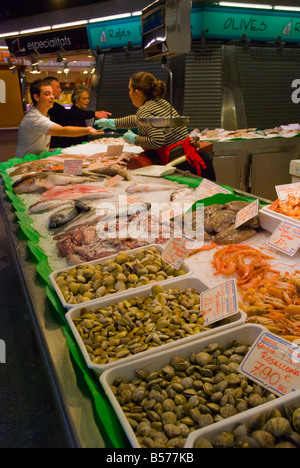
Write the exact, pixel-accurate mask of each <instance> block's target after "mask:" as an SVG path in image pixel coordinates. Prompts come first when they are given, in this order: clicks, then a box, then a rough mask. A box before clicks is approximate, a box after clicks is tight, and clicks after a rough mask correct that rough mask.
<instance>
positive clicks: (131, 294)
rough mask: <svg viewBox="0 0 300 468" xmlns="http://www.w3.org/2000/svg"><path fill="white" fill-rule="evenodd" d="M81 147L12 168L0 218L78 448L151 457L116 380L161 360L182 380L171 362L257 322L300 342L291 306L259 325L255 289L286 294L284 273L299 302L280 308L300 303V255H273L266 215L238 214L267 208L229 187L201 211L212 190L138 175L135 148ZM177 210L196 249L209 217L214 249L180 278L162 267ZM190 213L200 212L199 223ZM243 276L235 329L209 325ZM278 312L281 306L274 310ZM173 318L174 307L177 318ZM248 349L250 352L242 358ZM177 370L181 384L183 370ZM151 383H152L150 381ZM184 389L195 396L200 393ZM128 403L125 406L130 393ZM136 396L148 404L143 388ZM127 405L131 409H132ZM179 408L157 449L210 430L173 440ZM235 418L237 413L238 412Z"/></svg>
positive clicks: (4, 168) (201, 248)
mask: <svg viewBox="0 0 300 468" xmlns="http://www.w3.org/2000/svg"><path fill="white" fill-rule="evenodd" d="M115 143H116V142H115ZM92 145H94V146H93V147H94V148H95V149H94V150H93V149H91V147H92ZM80 146H81V148H76V147H72V149H71V150H70V152H69V151H67V152H66V153H64V154H60V153H59V152H58V151H57V152H55V153H50V154H44V155H43V156H42V157H39V158H37V157H36V156H33V155H27V156H26V157H25V158H24V160H10V161H7V162H6V163H2V164H1V166H0V171H1V175H2V180H3V183H2V187H1V207H2V210H3V214H4V219H5V221H6V226H7V232H8V234H9V238H10V242H11V245H12V250H13V253H14V257H15V260H16V265H17V267H18V271H19V274H20V277H21V279H22V284H23V287H24V291H25V294H26V297H27V301H28V305H29V307H30V311H31V315H32V319H33V322H34V325H35V329H36V332H37V335H38V338H39V342H40V345H41V348H42V350H43V354H44V357H45V361H46V363H47V366H48V370H49V378H50V379H51V381H52V383H53V386H54V389H55V392H56V396H57V400H58V402H59V405H60V409H61V413H62V416H63V419H64V422H65V426H66V430H67V433H68V435H69V439H70V445H71V446H73V447H115V448H122V447H130V446H132V447H135V446H144V445H145V444H146V445H145V446H149V447H151V446H155V445H151V444H154V442H153V440H152V442H151V441H149V440H148V439H147V438H146V440H142V439H141V438H140V435H138V439H136V435H133V434H132V430H134V431H135V430H137V427H138V424H137V420H136V419H135V420H134V421H132V420H131V421H130V427H131V428H129V426H128V424H129V423H128V422H124V413H122V410H121V409H120V408H119V407H118V404H116V401H115V400H114V398H113V396H112V395H111V394H110V393H109V391H108V388H107V385H108V383H109V384H112V383H113V380H112V377H111V375H112V376H113V378H114V379H115V378H116V376H117V375H118V369H120V375H121V372H124V373H125V374H124V375H125V376H127V375H128V377H130V375H131V373H132V366H134V367H136V366H137V365H138V363H140V364H141V367H140V368H142V367H144V364H146V365H147V366H148V365H149V366H150V367H149V369H150V370H151V369H152V370H154V367H155V366H156V367H157V356H158V355H159V361H161V357H163V360H162V361H161V364H162V365H164V364H165V367H164V370H163V372H166V369H168V372H171V373H172V372H173V371H172V369H170V367H169V366H168V359H169V357H170V356H171V355H172V356H174V355H175V354H176V351H175V350H178V353H179V354H181V355H182V356H183V357H186V354H184V353H186V351H183V350H186V349H187V350H189V349H192V348H194V347H195V346H196V343H197V348H199V353H198V354H199V356H198V358H197V359H200V358H201V357H202V358H203V354H204V353H203V354H202V350H203V348H204V346H205V345H207V344H208V343H209V342H212V341H215V337H217V336H219V337H220V336H221V335H222V336H223V334H224V336H229V335H230V334H231V333H232V334H234V333H235V334H236V336H238V334H239V330H242V327H244V326H246V325H244V323H245V321H246V319H248V321H249V322H250V323H249V324H247V326H252V325H253V326H261V325H265V326H266V327H270V330H273V331H274V333H275V332H276V333H278V334H279V335H281V336H284V337H285V338H286V339H288V338H289V339H290V340H292V336H293V337H294V336H297V333H298V332H299V330H298V323H297V321H298V313H295V310H293V311H292V310H291V308H287V312H290V317H289V320H285V321H284V322H278V321H277V322H276V321H275V319H274V321H273V322H272V321H271V322H270V318H269V317H266V316H264V314H261V315H260V316H257V315H255V314H252V313H251V314H249V307H250V308H251V307H252V304H250V305H249V304H248V303H247V299H249V293H248V291H249V288H251V287H252V299H253V300H254V301H256V300H257V301H259V300H260V299H261V297H256V296H255V292H256V290H257V289H258V285H259V282H260V281H263V280H264V279H268V280H270V276H268V275H271V279H272V278H273V275H274V278H275V277H276V280H277V283H276V285H274V287H273V290H275V292H277V293H278V290H279V292H280V287H282V284H281V283H280V281H279V275H280V273H281V272H282V273H283V274H286V273H288V276H285V279H284V280H282V281H284V286H287V291H286V292H285V293H286V294H287V296H282V297H281V299H280V298H279V297H277V298H276V300H277V302H280V300H284V298H285V299H286V300H289V301H293V303H294V305H297V304H298V302H297V301H298V293H297V288H296V285H295V282H294V277H295V275H296V273H297V271H298V270H299V263H300V254H299V253H298V252H297V253H296V254H295V255H294V256H292V257H289V256H287V255H285V254H284V253H282V252H280V250H276V249H273V248H271V247H270V246H269V245H268V239H269V237H270V235H271V234H270V232H268V231H267V230H265V229H262V228H261V227H260V224H259V216H258V215H257V216H255V217H254V218H253V219H252V220H251V219H250V221H251V222H249V224H248V226H247V227H246V226H243V227H242V228H240V229H238V228H235V227H234V219H235V218H236V214H237V212H238V211H239V210H240V209H241V208H242V207H246V206H248V205H249V204H250V203H251V202H253V201H255V200H257V199H258V198H257V197H256V196H252V195H250V194H249V196H247V194H246V195H245V194H243V196H241V193H238V192H237V191H235V190H234V189H232V188H230V187H228V186H227V187H223V186H222V190H223V189H225V192H226V193H219V194H215V195H212V196H211V197H206V198H205V199H201V200H199V198H197V195H196V194H195V192H196V189H197V188H198V187H199V185H200V184H201V182H202V179H199V178H192V177H190V178H188V177H182V176H178V175H168V176H165V177H164V178H150V177H143V176H138V175H135V174H134V173H133V172H132V171H128V170H127V169H126V164H124V160H125V159H126V157H127V156H128V153H129V152H130V151H134V149H133V150H132V149H130V151H128V152H127V155H125V157H124V154H123V155H122V156H120V155H118V156H115V157H112V156H110V157H108V156H106V157H105V155H103V154H102V151H99V147H97V143H96V144H95V143H91V144H86V145H80ZM77 151H78V153H77ZM93 151H94V152H93ZM84 153H87V154H84ZM95 155H96V158H93V156H95ZM76 156H78V159H81V160H82V161H83V164H82V173H81V174H77V175H74V176H72V177H71V175H68V174H65V173H64V172H63V171H62V165H63V164H64V162H65V161H66V160H72V161H76ZM106 163H107V164H106ZM33 171H35V172H33ZM33 174H34V175H33ZM120 197H121V199H122V200H125V201H124V205H122V204H120ZM175 201H176V202H177V203H179V206H181V207H182V206H183V203H185V204H186V206H185V211H188V213H185V214H186V216H187V217H186V224H183V227H184V229H185V230H184V234H185V235H186V236H187V237H191V236H193V235H194V236H195V238H196V237H197V236H196V234H197V229H198V230H199V225H197V226H196V230H195V226H193V222H194V218H193V216H194V215H195V213H197V211H198V208H199V210H200V206H198V204H199V201H200V202H201V205H202V204H204V210H205V209H206V210H207V212H206V215H207V216H208V215H209V216H208V217H207V218H204V219H205V223H204V225H203V226H202V227H203V231H202V234H203V235H204V236H205V237H204V238H205V242H204V245H202V244H203V243H201V245H196V244H195V245H194V247H193V248H192V249H190V251H189V254H188V255H187V256H186V258H185V259H184V261H183V263H180V266H179V267H177V268H173V267H172V265H170V264H169V263H168V262H165V260H164V257H163V253H164V252H165V250H166V247H167V245H168V242H169V240H170V237H171V238H172V236H173V235H174V237H175V236H176V233H177V232H178V231H177V228H178V224H177V223H176V218H177V217H178V216H179V215H178V213H176V211H174V210H175V208H174V206H175V205H174V202H175ZM258 201H259V203H260V208H261V209H262V207H263V206H264V205H267V203H266V201H265V200H263V199H258ZM157 204H159V205H160V209H161V211H160V212H159V213H158V212H154V213H153V212H152V211H151V210H150V208H152V206H155V205H157ZM199 205H200V204H199ZM177 207H178V206H177ZM191 207H193V210H192V211H189V210H190V208H191ZM172 209H173V211H172ZM174 213H175V215H174ZM204 214H205V211H204ZM220 214H221V215H222V216H221V217H220ZM116 220H117V222H115V223H114V221H116ZM132 221H135V222H136V221H138V223H137V224H132V225H131V227H134V229H133V230H132V231H128V230H127V231H126V235H122V232H123V231H122V229H124V227H127V228H128V226H129V225H130V222H132ZM165 221H168V222H167V223H165ZM150 225H151V227H152V230H150V231H149V230H148V228H149V226H150ZM166 226H167V227H168V230H167V229H166ZM112 230H113V231H112ZM136 232H137V235H136ZM111 233H112V235H110V234H111ZM133 234H134V235H133ZM237 236H238V237H237ZM228 255H229V260H228ZM249 259H250V260H249ZM255 265H256V266H257V267H258V268H256V267H255ZM258 274H259V275H260V276H258ZM231 278H234V279H235V280H236V282H237V284H238V286H239V289H240V290H239V293H238V294H239V296H238V297H239V301H240V304H241V306H239V307H238V308H237V309H236V311H235V314H233V315H232V317H231V318H230V319H225V320H222V321H219V322H216V323H215V324H211V325H209V326H206V325H205V323H204V321H203V317H202V313H201V310H200V300H199V297H200V294H201V293H202V292H203V291H206V290H209V289H211V288H214V287H215V286H219V285H220V284H222V283H224V282H226V281H228V279H231ZM265 287H268V285H265ZM276 288H277V289H276ZM260 294H261V293H260ZM270 295H271V289H270V294H269V296H270ZM277 296H278V294H277ZM137 298H138V299H137ZM275 302H276V301H275V299H274V298H273V300H272V302H271V306H272V307H275V306H276V304H275ZM83 303H84V307H83ZM143 304H145V307H146V309H144V308H143V307H144V306H143ZM255 304H256V303H255ZM163 306H166V309H165V310H164V314H162V313H161V312H162V310H163ZM265 307H268V305H265ZM299 307H300V305H299ZM83 310H84V312H83ZM99 310H100V312H99ZM145 310H146V312H145ZM166 310H167V311H168V314H169V315H166ZM97 311H98V312H97ZM266 312H268V310H266ZM292 312H293V313H294V315H293V316H292ZM84 314H85V315H84ZM99 314H100V315H99ZM96 317H97V320H99V321H98V322H97V324H96V322H95V320H96ZM264 319H265V320H264ZM279 323H281V324H282V325H281V328H280V327H279ZM288 325H289V326H290V327H291V330H292V331H290V332H289V331H288V330H287V328H286V327H287V326H288ZM276 327H277V328H276ZM91 329H92V330H94V331H93V332H92V334H91ZM266 329H268V328H266ZM129 330H130V332H129ZM137 332H139V333H137ZM108 333H109V335H108ZM135 334H136V335H135ZM288 334H290V336H289V337H288ZM133 335H135V336H133ZM298 336H299V335H298ZM220 339H221V338H220ZM222 340H223V338H222ZM248 341H249V340H248ZM202 343H204V344H203V345H202ZM246 344H247V345H249V344H251V343H248V342H247V343H245V345H246ZM107 350H108V351H107ZM179 350H180V351H179ZM245 350H246V348H243V352H242V350H241V354H240V356H243V355H244V354H243V353H244V352H245ZM182 353H183V354H182ZM200 355H201V356H200ZM199 362H200V361H199ZM173 364H174V363H173ZM177 365H179V363H176V365H175V367H176V366H177ZM153 366H154V367H153ZM122 369H124V370H122ZM177 370H178V371H179V372H181V371H180V365H179V368H178V369H177ZM177 370H176V372H177ZM155 371H158V368H157V369H155ZM181 373H182V372H181ZM122 375H123V374H122ZM170 375H171V374H170ZM100 376H101V377H100ZM99 377H100V379H99ZM140 378H141V379H144V378H145V375H142V373H141V374H140ZM153 383H154V384H155V381H154V382H153ZM185 383H186V385H188V381H186V382H185ZM199 385H200V383H199ZM187 388H189V387H187ZM125 390H126V388H123V391H125ZM189 390H192V389H190V388H189ZM120 391H121V394H122V388H121V390H120ZM137 391H138V393H137V394H136V395H135V399H136V400H135V401H136V402H138V401H139V398H140V396H139V394H140V392H141V388H138V389H137ZM153 391H154V392H155V388H153ZM125 393H126V392H125ZM125 393H124V394H122V395H123V396H122V398H124V399H125V401H127V400H126V398H127V397H126V398H125ZM192 393H193V392H192ZM192 396H193V395H192V394H191V395H190V397H192ZM128 398H129V396H128ZM130 398H131V397H130ZM130 398H129V401H130ZM172 398H174V395H173V397H172ZM255 398H257V397H255ZM270 399H271V400H272V399H273V396H270V394H269V393H268V392H264V395H263V398H262V399H261V400H260V402H261V404H264V403H266V401H270ZM176 400H178V401H179V397H177V398H176ZM178 401H177V403H176V405H178ZM169 404H170V405H171V406H170V407H168V410H166V409H165V414H167V413H172V415H170V414H169V415H168V417H169V418H170V419H168V421H167V419H166V420H165V424H166V425H168V424H169V425H170V426H172V427H168V428H167V429H166V431H167V432H165V435H164V436H162V433H161V431H160V437H159V441H160V442H157V443H158V445H156V447H165V446H175V447H180V446H182V445H183V444H185V442H186V439H187V436H188V434H189V432H190V431H191V428H193V429H198V425H197V424H194V422H193V421H191V416H189V417H188V416H187V415H182V418H183V422H182V423H181V426H180V431H181V432H180V434H179V432H178V431H179V429H178V427H179V426H178V425H176V424H175V429H174V420H173V419H174V415H175V414H176V418H177V417H179V416H178V415H179V413H177V411H179V409H177V410H176V412H175V407H174V408H173V410H172V407H173V404H174V402H173V403H172V401H171V402H169ZM243 405H244V403H243ZM243 407H244V406H243ZM170 408H171V409H170ZM226 409H227V410H229V408H228V407H227V408H226ZM245 409H246V407H245ZM124 411H125V412H126V408H125V410H124ZM147 411H149V412H150V414H151V415H152V416H153V418H154V417H155V414H154V413H152V412H151V411H152V409H151V408H150V407H149V408H148V409H147ZM222 412H223V411H222ZM224 414H225V413H224ZM227 416H228V417H230V416H231V413H230V412H229V413H226V417H227ZM195 417H196V413H195ZM164 418H167V416H164ZM184 418H185V419H184ZM189 418H190V419H189ZM129 419H130V418H129ZM133 419H134V418H133ZM202 419H203V418H202ZM206 419H207V418H206ZM207 421H208V419H207ZM152 422H154V420H153V419H152ZM156 426H157V428H156V429H158V425H157V424H156ZM139 430H141V428H139ZM145 430H146V432H147V428H146V429H145ZM174 431H175V432H174ZM175 436H176V437H177V436H180V437H179V438H180V440H174V437H175ZM170 440H171V442H170ZM147 443H148V444H150V445H147ZM136 444H138V445H136ZM168 444H171V445H168ZM172 444H173V445H172ZM176 444H178V445H176Z"/></svg>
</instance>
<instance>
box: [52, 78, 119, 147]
mask: <svg viewBox="0 0 300 468" xmlns="http://www.w3.org/2000/svg"><path fill="white" fill-rule="evenodd" d="M45 81H47V82H48V83H49V84H50V85H51V86H52V89H53V95H54V99H59V98H60V96H61V94H62V89H61V86H60V82H59V80H58V79H57V78H56V77H54V76H47V77H46V78H45ZM71 99H72V104H73V106H72V107H71V109H66V108H65V107H64V106H63V105H61V104H59V103H58V102H56V101H54V104H53V107H52V108H51V109H49V111H48V114H49V117H50V120H52V122H55V123H57V124H59V125H62V126H66V125H75V126H78V127H86V126H87V125H86V120H90V119H95V118H96V119H101V118H108V117H109V116H110V115H111V113H110V112H107V111H94V110H87V107H88V104H89V101H90V93H89V90H88V88H87V86H85V85H79V86H77V87H76V88H75V90H74V91H73V93H72V97H71ZM84 141H86V138H84V137H82V139H81V140H80V139H79V140H77V141H76V140H73V141H71V140H70V139H69V138H63V137H62V138H60V137H55V136H53V137H52V138H51V141H50V148H66V147H68V146H71V145H77V144H78V143H79V144H80V143H83V142H84Z"/></svg>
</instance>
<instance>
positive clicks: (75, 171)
mask: <svg viewBox="0 0 300 468" xmlns="http://www.w3.org/2000/svg"><path fill="white" fill-rule="evenodd" d="M64 174H71V175H81V174H82V159H66V160H65V162H64Z"/></svg>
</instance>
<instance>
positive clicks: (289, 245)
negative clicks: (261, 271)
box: [267, 221, 300, 257]
mask: <svg viewBox="0 0 300 468" xmlns="http://www.w3.org/2000/svg"><path fill="white" fill-rule="evenodd" d="M267 243H268V244H269V245H270V246H271V247H273V248H275V249H278V250H280V251H281V252H284V253H285V254H287V255H290V256H291V257H292V256H293V255H295V253H296V252H297V250H298V249H299V247H300V228H299V227H297V226H295V225H294V224H293V223H288V222H286V221H282V222H281V223H280V225H279V226H278V228H277V229H276V231H275V232H274V233H273V234H272V236H271V237H270V238H269V240H268V242H267Z"/></svg>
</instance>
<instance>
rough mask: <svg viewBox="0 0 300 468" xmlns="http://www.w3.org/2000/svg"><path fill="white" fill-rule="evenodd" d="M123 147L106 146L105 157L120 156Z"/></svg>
mask: <svg viewBox="0 0 300 468" xmlns="http://www.w3.org/2000/svg"><path fill="white" fill-rule="evenodd" d="M123 148H124V145H108V146H107V149H106V156H110V157H112V156H121V154H122V153H123Z"/></svg>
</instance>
